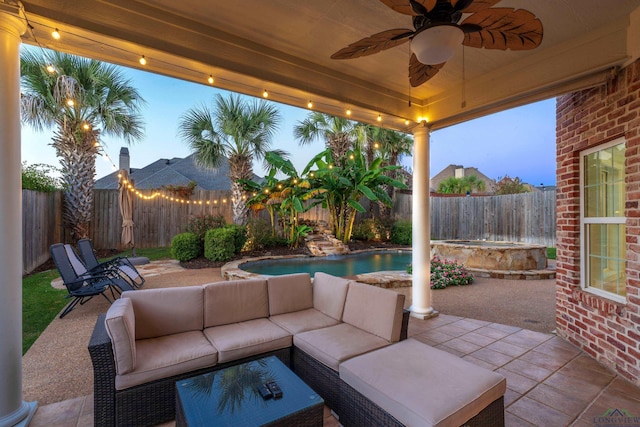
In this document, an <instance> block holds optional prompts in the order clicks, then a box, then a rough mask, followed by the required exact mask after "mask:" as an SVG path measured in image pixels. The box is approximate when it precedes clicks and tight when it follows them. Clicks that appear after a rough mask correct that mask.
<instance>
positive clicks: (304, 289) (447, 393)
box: [89, 273, 506, 426]
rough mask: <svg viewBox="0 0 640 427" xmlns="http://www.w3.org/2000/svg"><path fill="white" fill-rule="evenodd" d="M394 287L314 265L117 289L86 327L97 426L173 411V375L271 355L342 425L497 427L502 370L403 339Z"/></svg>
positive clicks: (149, 419) (148, 419)
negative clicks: (312, 269)
mask: <svg viewBox="0 0 640 427" xmlns="http://www.w3.org/2000/svg"><path fill="white" fill-rule="evenodd" d="M403 304H404V296H403V295H401V294H398V293H396V292H394V291H391V290H387V289H381V288H377V287H374V286H370V285H366V284H363V283H359V282H356V281H350V280H346V279H342V278H338V277H334V276H331V275H328V274H324V273H316V274H315V279H314V281H313V284H312V282H311V279H310V277H309V275H308V274H290V275H284V276H274V277H269V278H268V279H247V280H236V281H227V282H216V283H210V284H206V285H202V286H190V287H177V288H166V289H148V290H139V291H136V292H124V293H123V294H122V298H120V299H119V300H117V301H115V302H114V303H113V304H112V305H111V307H110V308H109V310H108V312H107V313H106V315H101V316H100V317H99V318H98V320H97V322H96V325H95V328H94V331H93V335H92V337H91V341H90V343H89V353H90V355H91V359H92V362H93V368H94V414H95V425H96V426H114V425H117V426H120V425H127V426H137V425H154V424H159V423H161V422H164V421H168V420H171V419H173V418H174V416H175V383H176V381H178V380H181V379H186V378H190V377H192V376H195V375H199V374H202V373H206V372H211V371H214V370H218V369H222V368H225V367H228V366H231V365H236V364H239V363H243V362H246V361H249V360H254V359H258V358H262V357H265V356H268V355H275V356H277V357H278V358H279V359H280V360H282V361H283V362H284V363H285V364H286V365H287V366H289V367H290V368H291V369H292V370H293V371H294V372H295V373H296V374H297V375H298V376H299V377H300V378H302V379H303V380H304V381H305V382H307V384H309V386H311V387H312V388H313V389H314V390H315V391H316V392H317V393H319V394H320V396H322V397H323V398H324V400H325V402H326V404H327V405H328V406H329V407H330V408H331V409H332V410H333V411H334V412H335V413H336V414H337V415H338V416H339V418H340V423H341V424H342V425H345V426H350V425H438V426H449V425H462V424H465V425H486V426H500V425H504V403H503V395H504V392H505V389H506V381H505V379H504V377H502V376H501V375H499V374H497V373H494V372H491V371H489V370H486V369H484V368H480V367H478V366H475V365H472V364H470V363H468V362H466V361H463V360H461V359H459V358H458V357H456V356H453V355H451V354H448V353H445V352H442V351H440V350H437V349H434V348H431V347H429V346H428V345H426V344H423V343H421V342H418V341H416V340H413V339H406V338H407V327H408V320H409V317H408V311H406V310H403Z"/></svg>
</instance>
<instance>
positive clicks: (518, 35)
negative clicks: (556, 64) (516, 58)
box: [461, 8, 542, 50]
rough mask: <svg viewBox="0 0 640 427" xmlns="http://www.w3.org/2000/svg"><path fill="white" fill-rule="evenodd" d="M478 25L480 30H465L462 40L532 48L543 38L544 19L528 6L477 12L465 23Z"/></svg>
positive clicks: (481, 44) (493, 46)
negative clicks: (526, 7)
mask: <svg viewBox="0 0 640 427" xmlns="http://www.w3.org/2000/svg"><path fill="white" fill-rule="evenodd" d="M467 24H470V25H477V26H479V27H481V28H482V29H481V30H480V31H471V32H465V35H464V41H463V42H462V44H464V45H465V46H469V47H484V48H485V49H500V50H507V49H511V50H529V49H534V48H536V47H538V46H539V45H540V43H541V42H542V22H540V20H539V19H538V18H536V16H535V15H534V14H533V13H531V12H529V11H528V10H524V9H519V10H516V9H513V8H493V9H485V10H482V11H480V12H477V13H474V14H473V15H471V16H469V17H468V18H467V19H465V20H464V21H463V22H462V24H461V27H464V26H465V25H467Z"/></svg>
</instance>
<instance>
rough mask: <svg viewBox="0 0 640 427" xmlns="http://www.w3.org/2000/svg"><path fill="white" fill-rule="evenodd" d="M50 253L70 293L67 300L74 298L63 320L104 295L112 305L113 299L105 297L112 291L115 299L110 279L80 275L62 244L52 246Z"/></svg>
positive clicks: (62, 314)
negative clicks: (74, 310) (80, 307)
mask: <svg viewBox="0 0 640 427" xmlns="http://www.w3.org/2000/svg"><path fill="white" fill-rule="evenodd" d="M49 252H50V253H51V257H52V258H53V262H54V263H55V265H56V267H57V269H58V272H59V273H60V277H61V278H62V283H64V286H65V287H66V288H67V291H68V292H69V294H68V295H67V298H73V300H72V301H71V302H70V303H69V304H67V306H66V307H65V308H64V310H63V311H62V313H61V314H60V318H61V319H62V318H63V317H64V316H66V315H67V314H69V312H70V311H71V310H73V309H74V308H75V306H76V305H78V303H80V305H83V304H84V303H86V302H87V301H89V300H90V299H91V298H93V297H94V296H96V295H102V296H103V297H104V298H105V299H106V300H107V301H109V303H111V299H109V297H108V296H107V295H105V292H107V291H108V290H110V291H111V296H112V298H114V299H115V295H114V293H113V289H112V288H111V285H113V282H112V280H111V278H110V277H107V276H105V275H93V276H92V275H83V276H81V275H78V274H77V273H76V271H75V269H74V268H73V265H72V264H71V260H70V259H69V257H68V255H67V250H66V249H65V247H64V245H63V244H62V243H56V244H53V245H51V246H50V247H49Z"/></svg>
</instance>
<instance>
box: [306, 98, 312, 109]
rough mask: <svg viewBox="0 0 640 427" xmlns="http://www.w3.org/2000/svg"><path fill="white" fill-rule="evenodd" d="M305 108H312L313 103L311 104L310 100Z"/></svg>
mask: <svg viewBox="0 0 640 427" xmlns="http://www.w3.org/2000/svg"><path fill="white" fill-rule="evenodd" d="M307 108H313V102H311V100H309V102H307Z"/></svg>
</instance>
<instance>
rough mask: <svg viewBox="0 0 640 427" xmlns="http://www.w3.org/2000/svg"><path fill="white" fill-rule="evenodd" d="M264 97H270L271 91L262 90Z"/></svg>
mask: <svg viewBox="0 0 640 427" xmlns="http://www.w3.org/2000/svg"><path fill="white" fill-rule="evenodd" d="M262 97H263V98H268V97H269V92H268V91H267V90H266V89H265V90H264V91H263V92H262Z"/></svg>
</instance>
